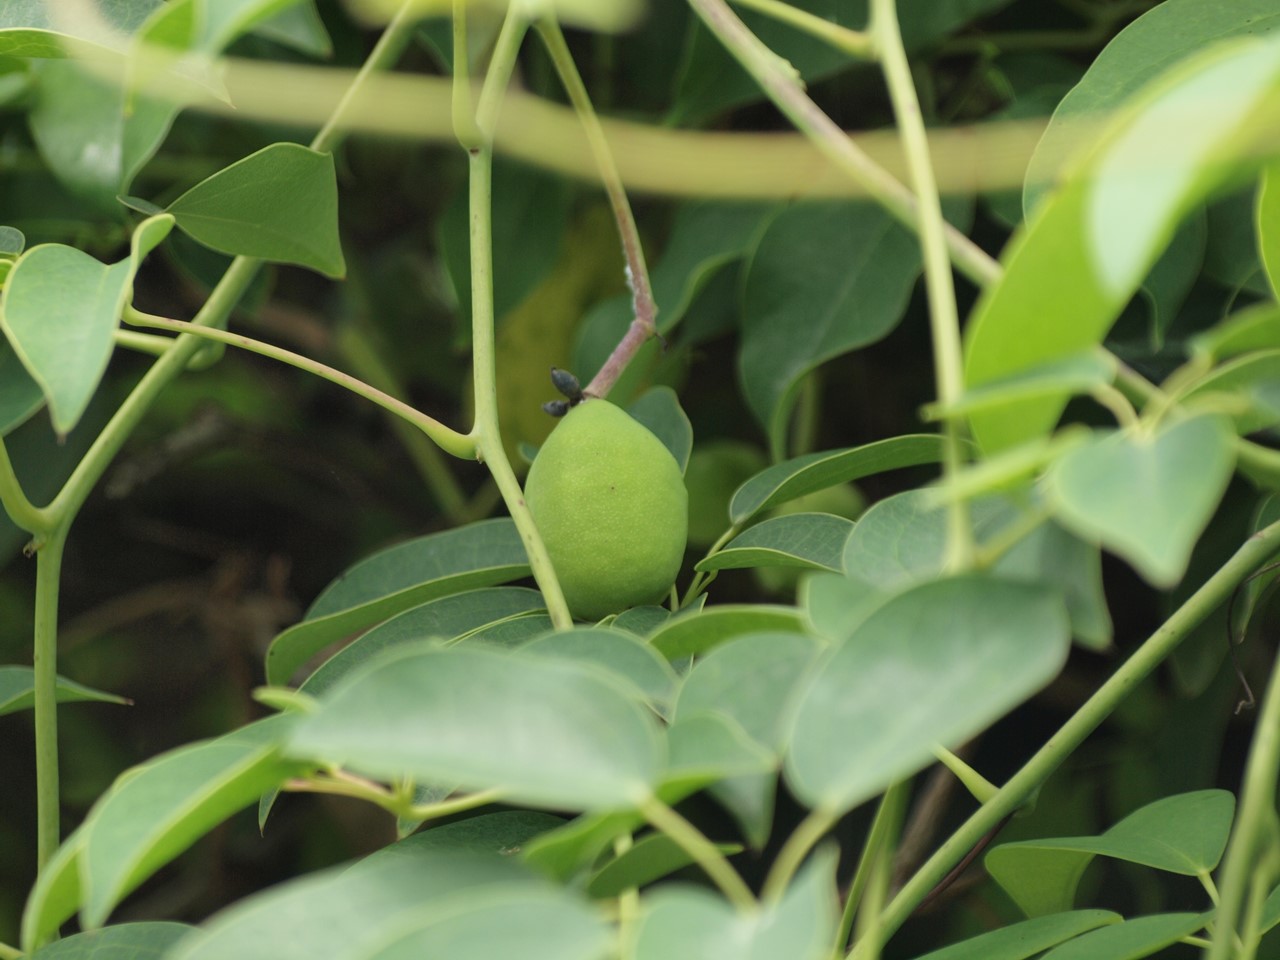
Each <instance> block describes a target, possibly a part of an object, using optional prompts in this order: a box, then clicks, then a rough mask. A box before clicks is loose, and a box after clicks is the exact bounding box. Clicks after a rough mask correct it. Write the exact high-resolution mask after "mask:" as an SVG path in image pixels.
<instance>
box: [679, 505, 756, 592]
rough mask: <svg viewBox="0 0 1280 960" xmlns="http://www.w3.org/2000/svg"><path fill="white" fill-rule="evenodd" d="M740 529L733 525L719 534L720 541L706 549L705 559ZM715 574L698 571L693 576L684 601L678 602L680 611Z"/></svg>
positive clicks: (718, 550)
mask: <svg viewBox="0 0 1280 960" xmlns="http://www.w3.org/2000/svg"><path fill="white" fill-rule="evenodd" d="M741 529H742V527H741V526H740V525H738V524H736V523H735V524H733V525H732V526H730V527H729V529H728V530H726V531H725V532H724V533H722V534H720V539H719V540H717V541H716V542H715V543H713V544H712V545H711V546H710V547H709V548H708V550H707V557H713V556H715V555H716V554H717V553H719V552H720V549H721V548H722V547H723V546H724V545H725V544H726V543H728V542H729V541H730V540H732V539H733V538H734V537H736V536H737V535H738V533H739V531H740V530H741ZM703 559H704V560H705V559H706V557H704V558H703ZM716 572H717V571H715V570H711V571H706V570H699V571H698V572H697V573H695V574H694V575H693V580H692V581H691V582H690V583H689V589H688V590H686V591H685V594H684V599H683V600H681V601H680V608H681V609H683V608H685V607H687V606H688V605H689V604H691V603H692V602H693V601H694V600H696V599H697V598H698V594H699V593H701V592H702V591H703V590H704V589H706V586H707V584H708V583H710V582H711V581H712V580H713V579H715V575H716Z"/></svg>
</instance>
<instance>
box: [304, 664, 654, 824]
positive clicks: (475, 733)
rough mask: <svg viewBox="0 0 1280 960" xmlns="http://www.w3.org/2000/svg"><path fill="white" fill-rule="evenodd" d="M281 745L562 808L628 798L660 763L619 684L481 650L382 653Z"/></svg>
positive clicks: (638, 709)
mask: <svg viewBox="0 0 1280 960" xmlns="http://www.w3.org/2000/svg"><path fill="white" fill-rule="evenodd" d="M289 750H290V752H291V753H293V754H294V755H296V756H301V757H308V758H312V759H323V760H324V761H327V762H334V763H341V764H344V765H349V766H350V767H351V768H352V769H354V770H358V771H360V772H362V773H365V774H367V775H370V776H375V777H385V778H388V779H394V778H399V777H409V778H412V779H415V780H420V781H426V782H444V783H457V784H460V785H461V786H463V787H465V788H469V789H477V790H480V789H489V788H498V789H500V790H501V791H502V793H503V796H504V798H509V799H510V800H511V801H512V802H517V803H528V804H531V805H536V806H547V807H553V808H563V809H568V810H601V809H610V808H619V807H629V806H632V805H633V804H635V803H638V802H639V801H641V800H643V799H644V798H645V797H646V796H648V794H649V793H650V791H651V788H652V785H653V784H654V783H655V782H656V779H657V775H658V772H659V771H660V770H661V768H662V763H663V751H662V741H661V739H660V737H659V733H658V730H657V729H656V726H655V722H654V721H653V719H652V715H650V714H648V713H647V712H646V711H645V709H644V708H643V707H642V706H641V705H640V704H639V703H638V702H637V701H636V700H633V699H632V698H631V696H630V695H629V693H628V691H627V690H626V688H625V687H621V686H617V685H615V683H614V681H612V679H610V678H605V677H602V676H601V675H600V674H599V673H597V672H596V671H595V670H594V669H590V668H587V667H584V666H581V665H579V664H576V663H567V662H564V661H561V660H551V659H547V658H542V657H529V656H521V655H519V654H504V653H499V652H496V651H491V650H487V649H481V648H452V649H442V648H433V647H425V648H423V647H415V648H407V649H400V650H395V651H391V652H390V653H389V654H384V655H383V656H382V657H380V658H378V659H377V660H375V661H373V662H372V663H369V664H367V665H366V666H364V667H363V668H362V669H361V670H359V671H358V672H356V673H353V674H352V675H351V676H349V677H347V678H346V679H344V680H343V682H342V683H340V684H338V685H337V686H335V687H334V688H333V689H332V690H331V691H329V693H328V694H327V695H326V696H325V697H324V698H323V699H322V700H321V705H320V708H319V710H318V711H317V712H316V713H314V714H312V715H310V716H308V717H305V718H303V719H302V721H301V722H300V723H299V725H298V727H297V729H296V730H295V732H294V735H293V737H292V739H291V741H290V745H289Z"/></svg>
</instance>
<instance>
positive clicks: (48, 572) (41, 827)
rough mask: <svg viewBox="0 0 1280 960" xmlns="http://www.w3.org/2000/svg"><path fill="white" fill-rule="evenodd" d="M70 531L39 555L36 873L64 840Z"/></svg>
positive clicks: (55, 535)
mask: <svg viewBox="0 0 1280 960" xmlns="http://www.w3.org/2000/svg"><path fill="white" fill-rule="evenodd" d="M66 534H67V531H66V527H65V526H63V527H59V528H58V529H56V530H54V531H53V532H52V533H50V534H49V536H48V538H47V539H46V540H45V541H44V543H43V544H41V546H40V549H39V550H38V551H36V596H35V605H36V609H35V637H34V644H33V646H34V659H33V664H32V665H33V666H34V668H35V676H34V678H33V685H34V687H35V690H34V696H35V703H34V704H33V706H34V708H35V728H36V869H37V871H40V870H43V869H44V866H45V864H47V863H48V862H49V860H50V858H51V857H52V856H53V854H54V851H56V850H57V849H58V843H59V842H60V840H61V836H62V833H61V820H62V817H61V814H60V811H59V801H60V798H59V795H58V703H57V689H58V586H59V584H60V583H61V577H62V553H63V548H64V547H65V546H66V542H67V535H66Z"/></svg>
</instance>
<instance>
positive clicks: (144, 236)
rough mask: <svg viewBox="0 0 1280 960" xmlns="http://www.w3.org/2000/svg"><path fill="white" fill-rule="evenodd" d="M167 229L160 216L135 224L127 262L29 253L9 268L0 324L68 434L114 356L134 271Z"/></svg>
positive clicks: (57, 249)
mask: <svg viewBox="0 0 1280 960" xmlns="http://www.w3.org/2000/svg"><path fill="white" fill-rule="evenodd" d="M172 228H173V217H171V216H169V215H167V214H162V215H160V216H156V217H151V218H150V219H148V220H144V221H143V222H142V223H140V224H138V227H137V229H135V230H134V233H133V241H132V247H131V252H130V254H129V256H127V257H125V258H124V259H123V260H121V261H120V262H119V263H115V264H112V265H110V266H108V265H107V264H105V263H102V262H100V261H98V260H95V259H94V258H93V257H91V256H89V255H88V254H87V253H83V252H81V251H80V250H77V249H75V248H74V247H67V246H63V245H61V244H56V243H47V244H41V245H39V246H36V247H32V248H31V249H30V250H28V251H27V252H26V253H25V254H23V255H22V256H21V257H20V258H19V259H18V262H17V263H16V264H15V265H14V267H13V270H12V271H11V272H10V274H9V278H8V280H7V281H6V282H5V286H4V294H3V297H2V298H0V324H3V327H4V331H5V333H6V334H7V335H8V337H9V342H10V343H11V344H12V345H13V348H14V350H15V351H16V352H17V354H18V357H19V358H20V359H21V360H22V364H23V366H25V367H26V368H27V372H28V373H30V374H31V377H32V378H33V379H34V380H35V381H36V383H38V384H39V385H40V389H41V390H42V391H43V392H44V396H45V399H46V400H47V401H48V403H49V412H50V415H51V416H52V419H53V426H54V429H55V430H57V432H58V433H59V434H63V435H65V434H67V433H69V432H70V430H71V428H72V427H74V426H75V425H76V423H77V422H78V421H79V419H80V417H81V415H82V414H83V413H84V411H85V408H86V407H88V406H89V400H90V399H91V398H92V397H93V392H94V391H95V390H96V389H97V387H98V383H99V381H101V380H102V375H103V374H104V373H105V372H106V369H107V362H108V361H109V360H110V359H111V351H112V349H113V348H114V340H113V337H114V334H115V331H116V328H117V326H118V325H119V323H120V314H121V313H122V312H123V311H124V308H125V306H126V305H127V304H128V303H129V301H130V300H131V299H132V297H133V277H134V274H135V273H136V272H137V269H138V265H139V264H140V263H141V262H142V260H143V258H144V257H146V255H147V254H148V253H150V252H151V251H152V250H153V249H155V247H156V245H157V244H158V243H160V241H161V240H163V239H164V238H165V237H166V236H168V234H169V231H170V230H171V229H172Z"/></svg>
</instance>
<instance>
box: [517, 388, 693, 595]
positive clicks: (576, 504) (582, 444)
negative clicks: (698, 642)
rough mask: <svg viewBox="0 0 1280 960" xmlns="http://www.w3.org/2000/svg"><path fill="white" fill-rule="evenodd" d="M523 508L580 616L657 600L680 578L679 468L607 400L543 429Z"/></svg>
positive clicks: (684, 515)
mask: <svg viewBox="0 0 1280 960" xmlns="http://www.w3.org/2000/svg"><path fill="white" fill-rule="evenodd" d="M525 502H526V503H527V504H528V505H529V511H530V512H531V513H532V514H533V519H534V522H535V523H537V525H538V530H539V532H540V533H541V534H542V539H543V542H544V543H545V544H546V546H547V553H549V554H550V555H551V562H552V564H553V565H554V566H555V568H556V575H557V577H558V578H559V580H560V586H561V588H562V589H563V590H564V596H565V600H566V601H568V604H569V610H570V611H571V612H572V613H573V615H574V616H575V617H578V618H579V619H584V620H598V619H600V618H601V617H603V616H606V615H607V614H610V613H618V612H619V611H622V610H625V609H626V608H628V607H633V606H635V605H636V604H639V603H651V602H653V601H656V600H659V599H661V597H662V596H663V594H665V593H666V592H667V590H668V589H669V588H670V586H671V584H672V582H673V581H674V580H675V578H676V574H677V573H679V572H680V563H681V561H682V560H683V559H684V547H685V540H686V538H687V536H688V530H689V516H688V514H689V497H688V494H687V493H686V492H685V488H684V477H683V476H681V473H680V467H679V465H678V464H677V463H676V460H675V457H673V456H672V455H671V452H670V451H669V450H667V448H666V447H665V446H663V445H662V441H660V440H659V439H658V438H657V437H655V436H654V435H653V434H652V433H651V432H650V431H649V430H647V429H646V428H645V427H643V426H641V425H640V424H639V423H637V422H636V421H635V420H633V419H632V418H631V417H630V416H629V415H628V414H626V413H625V412H623V411H622V410H620V409H619V408H618V407H615V406H614V405H613V404H612V403H609V402H608V401H607V400H587V401H584V402H582V403H579V404H578V405H577V406H575V407H574V408H573V409H572V410H570V411H569V412H568V413H567V414H566V415H565V417H564V419H563V420H561V421H560V423H559V424H557V425H556V428H555V429H554V430H553V431H551V436H550V437H548V438H547V442H546V443H544V444H543V445H542V449H541V450H539V451H538V455H537V457H535V458H534V461H533V466H531V467H530V468H529V476H528V479H527V481H526V482H525Z"/></svg>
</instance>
